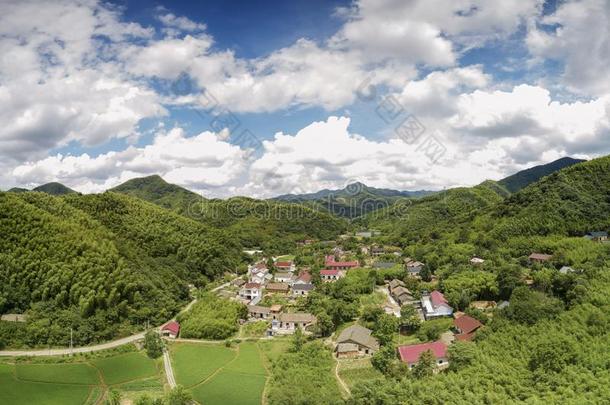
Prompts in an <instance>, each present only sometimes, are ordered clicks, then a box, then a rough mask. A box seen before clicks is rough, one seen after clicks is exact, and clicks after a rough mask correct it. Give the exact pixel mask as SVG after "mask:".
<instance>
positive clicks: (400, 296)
mask: <svg viewBox="0 0 610 405" xmlns="http://www.w3.org/2000/svg"><path fill="white" fill-rule="evenodd" d="M391 294H392V297H393V298H394V299H395V300H396V302H397V303H398V305H400V306H403V305H405V304H412V303H414V302H415V301H416V299H415V298H414V297H413V294H412V293H411V291H409V290H408V289H407V288H405V287H403V286H398V287H396V288H394V289H393V290H392V291H391Z"/></svg>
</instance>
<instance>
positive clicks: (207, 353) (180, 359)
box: [170, 343, 236, 387]
mask: <svg viewBox="0 0 610 405" xmlns="http://www.w3.org/2000/svg"><path fill="white" fill-rule="evenodd" d="M170 354H171V358H172V366H173V368H174V375H175V377H176V382H177V383H178V384H180V385H183V386H185V387H191V386H193V385H195V384H198V383H200V382H202V381H204V380H205V379H206V378H208V377H209V376H210V375H212V374H213V373H214V372H215V371H216V370H218V369H219V368H220V367H222V366H224V365H226V364H227V363H228V362H229V361H231V360H233V359H234V358H235V356H236V351H235V350H232V349H229V348H227V347H225V346H221V345H218V344H203V343H192V344H191V343H178V344H173V345H172V346H171V347H170Z"/></svg>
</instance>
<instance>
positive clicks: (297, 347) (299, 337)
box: [290, 328, 305, 353]
mask: <svg viewBox="0 0 610 405" xmlns="http://www.w3.org/2000/svg"><path fill="white" fill-rule="evenodd" d="M304 344H305V336H303V331H302V330H301V328H296V330H295V331H294V335H292V346H291V347H290V351H291V352H293V353H296V352H300V351H301V349H303V345H304Z"/></svg>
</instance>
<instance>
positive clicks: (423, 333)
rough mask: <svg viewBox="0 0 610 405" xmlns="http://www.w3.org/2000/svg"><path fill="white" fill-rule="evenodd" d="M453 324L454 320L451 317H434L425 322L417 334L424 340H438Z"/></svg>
mask: <svg viewBox="0 0 610 405" xmlns="http://www.w3.org/2000/svg"><path fill="white" fill-rule="evenodd" d="M452 325H453V320H452V319H449V318H440V319H432V320H429V321H425V322H423V323H422V324H421V326H420V327H419V330H418V331H417V333H416V335H417V338H418V339H419V340H421V341H422V342H426V341H432V340H438V339H439V338H440V337H441V334H442V333H443V332H446V331H447V330H449V328H450V327H451V326H452Z"/></svg>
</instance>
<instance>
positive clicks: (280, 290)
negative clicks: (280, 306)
mask: <svg viewBox="0 0 610 405" xmlns="http://www.w3.org/2000/svg"><path fill="white" fill-rule="evenodd" d="M289 290H290V286H289V285H288V284H286V283H269V284H267V285H266V286H265V291H266V292H268V293H272V294H288V291H289Z"/></svg>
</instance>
